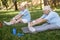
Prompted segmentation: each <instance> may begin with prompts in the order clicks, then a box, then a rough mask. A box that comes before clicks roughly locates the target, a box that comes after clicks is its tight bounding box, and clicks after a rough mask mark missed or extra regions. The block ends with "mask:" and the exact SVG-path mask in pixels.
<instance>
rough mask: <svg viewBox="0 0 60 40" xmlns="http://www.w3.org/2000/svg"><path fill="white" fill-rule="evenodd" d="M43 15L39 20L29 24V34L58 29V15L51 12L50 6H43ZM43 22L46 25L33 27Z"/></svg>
mask: <svg viewBox="0 0 60 40" xmlns="http://www.w3.org/2000/svg"><path fill="white" fill-rule="evenodd" d="M43 13H44V14H43V15H42V16H41V17H40V18H38V19H36V20H34V21H32V22H30V23H29V27H28V28H29V30H30V31H31V32H41V31H46V30H52V29H60V17H59V15H58V13H56V12H54V11H52V9H51V7H50V6H44V8H43ZM43 22H46V23H44V24H42V25H41V26H36V27H33V26H34V25H36V24H41V23H43Z"/></svg>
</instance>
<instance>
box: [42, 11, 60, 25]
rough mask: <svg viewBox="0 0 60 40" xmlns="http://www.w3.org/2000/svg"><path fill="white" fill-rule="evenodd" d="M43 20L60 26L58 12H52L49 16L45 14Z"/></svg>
mask: <svg viewBox="0 0 60 40" xmlns="http://www.w3.org/2000/svg"><path fill="white" fill-rule="evenodd" d="M41 18H44V19H46V20H47V22H48V23H50V24H54V25H57V26H60V17H59V15H58V14H57V13H56V12H53V11H51V12H50V13H49V14H48V15H46V14H43V16H42V17H41Z"/></svg>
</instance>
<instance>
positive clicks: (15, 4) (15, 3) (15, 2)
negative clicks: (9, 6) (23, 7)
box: [12, 0, 18, 10]
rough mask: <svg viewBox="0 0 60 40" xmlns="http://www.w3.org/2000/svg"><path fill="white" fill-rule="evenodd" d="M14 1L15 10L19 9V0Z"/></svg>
mask: <svg viewBox="0 0 60 40" xmlns="http://www.w3.org/2000/svg"><path fill="white" fill-rule="evenodd" d="M12 1H13V3H14V6H15V10H18V8H17V0H12Z"/></svg>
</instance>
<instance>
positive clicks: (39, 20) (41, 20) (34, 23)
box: [30, 18, 47, 27]
mask: <svg viewBox="0 0 60 40" xmlns="http://www.w3.org/2000/svg"><path fill="white" fill-rule="evenodd" d="M46 21H47V20H46V19H42V18H38V19H36V20H34V21H32V22H30V26H31V27H32V26H34V25H36V24H41V23H43V22H46Z"/></svg>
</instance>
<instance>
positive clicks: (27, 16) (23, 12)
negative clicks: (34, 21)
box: [4, 2, 31, 25]
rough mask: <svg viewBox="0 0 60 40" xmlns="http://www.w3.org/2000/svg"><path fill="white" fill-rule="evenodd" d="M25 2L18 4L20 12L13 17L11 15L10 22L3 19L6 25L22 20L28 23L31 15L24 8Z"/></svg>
mask: <svg viewBox="0 0 60 40" xmlns="http://www.w3.org/2000/svg"><path fill="white" fill-rule="evenodd" d="M26 5H27V4H26V3H24V2H23V3H21V4H20V8H19V9H20V12H19V14H17V15H16V16H15V17H13V18H12V19H11V21H10V22H6V21H4V23H5V24H6V25H12V24H16V23H19V22H23V23H28V22H30V21H31V16H30V12H29V11H28V9H27V8H26Z"/></svg>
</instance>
